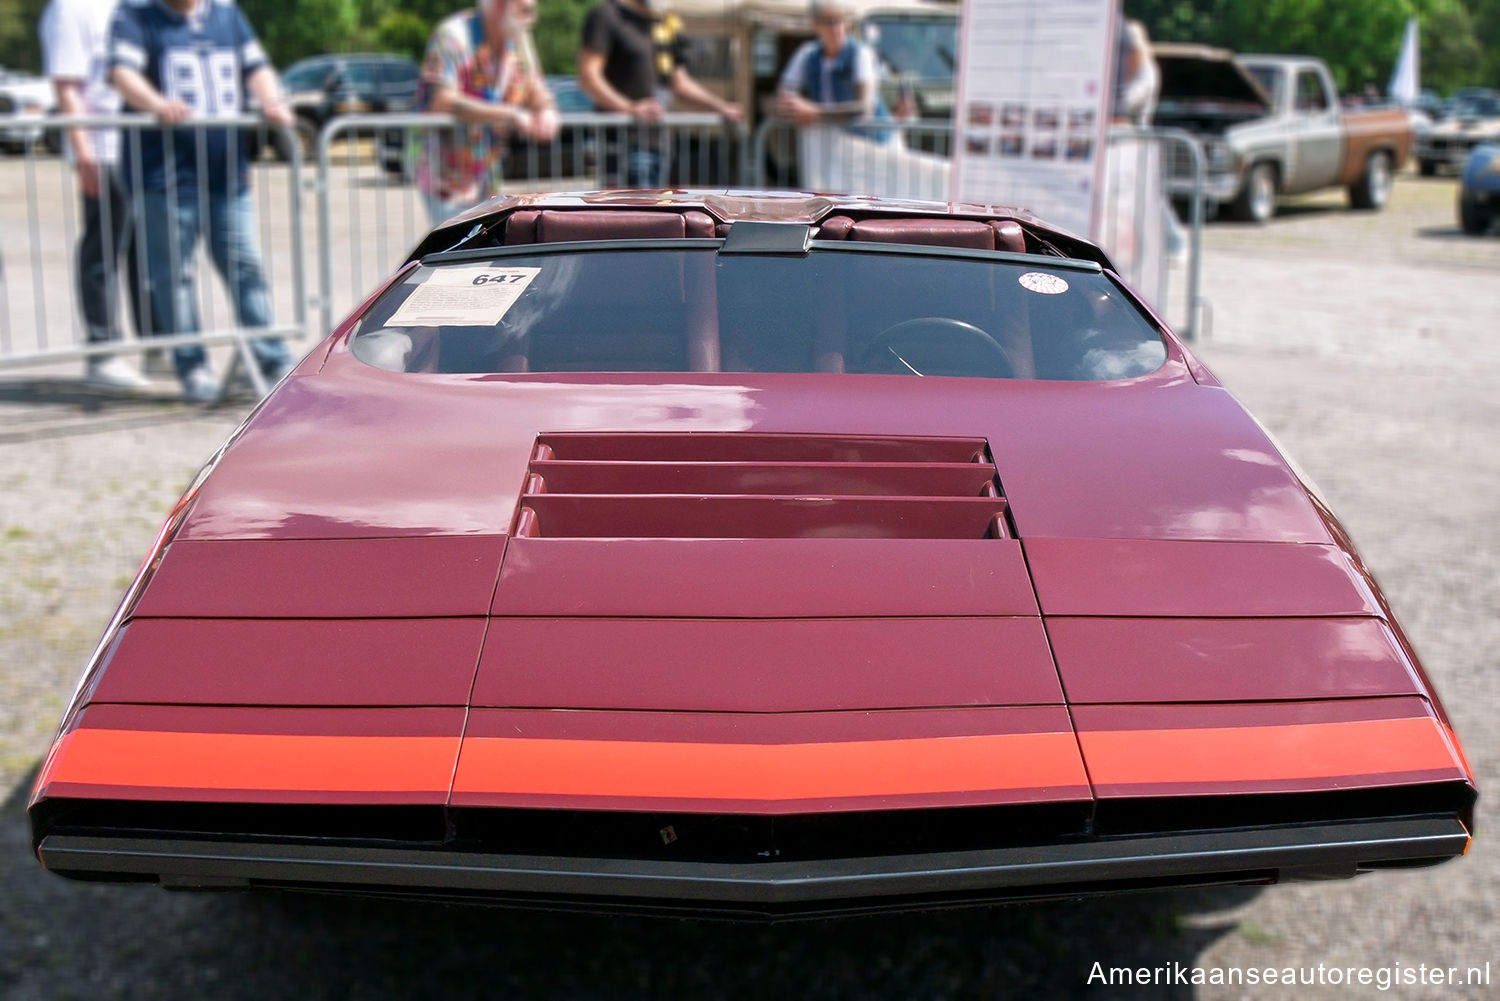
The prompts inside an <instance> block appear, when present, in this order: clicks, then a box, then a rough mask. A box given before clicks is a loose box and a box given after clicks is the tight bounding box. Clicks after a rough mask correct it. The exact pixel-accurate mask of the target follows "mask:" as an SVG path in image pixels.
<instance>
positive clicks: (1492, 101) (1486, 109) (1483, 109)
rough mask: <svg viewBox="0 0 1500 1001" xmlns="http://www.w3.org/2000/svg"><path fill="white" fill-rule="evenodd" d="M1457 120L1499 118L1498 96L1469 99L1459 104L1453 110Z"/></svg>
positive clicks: (1499, 99) (1499, 101) (1499, 97)
mask: <svg viewBox="0 0 1500 1001" xmlns="http://www.w3.org/2000/svg"><path fill="white" fill-rule="evenodd" d="M1454 114H1455V115H1457V116H1458V117H1459V118H1490V117H1495V116H1500V96H1497V97H1471V98H1469V99H1468V100H1465V101H1463V102H1461V103H1460V104H1459V105H1458V107H1457V108H1456V109H1455V110H1454Z"/></svg>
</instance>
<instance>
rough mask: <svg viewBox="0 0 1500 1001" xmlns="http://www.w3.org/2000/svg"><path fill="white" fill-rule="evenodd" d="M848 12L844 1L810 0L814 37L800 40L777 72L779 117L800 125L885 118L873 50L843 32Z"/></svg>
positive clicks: (848, 15) (846, 32) (777, 107)
mask: <svg viewBox="0 0 1500 1001" xmlns="http://www.w3.org/2000/svg"><path fill="white" fill-rule="evenodd" d="M853 16H854V15H853V11H851V10H850V9H849V7H848V6H846V4H845V2H844V0H813V5H812V24H813V31H814V32H815V33H816V34H817V36H818V37H816V38H814V39H812V40H811V41H808V42H804V43H802V45H801V46H800V47H798V49H797V51H796V52H794V53H792V58H791V59H789V60H788V61H787V64H786V67H785V68H784V69H783V70H782V71H781V80H780V82H779V83H778V84H777V87H776V111H777V113H778V114H780V115H781V116H782V117H784V118H788V119H790V120H791V121H792V122H794V123H796V124H797V125H804V126H806V125H817V124H820V123H824V122H828V121H844V122H847V121H851V120H854V119H860V118H889V117H890V114H889V112H887V111H886V109H885V105H884V104H883V103H882V101H881V99H880V67H879V64H878V63H877V61H876V58H875V50H874V49H873V48H871V47H870V46H868V45H866V44H864V43H863V42H861V41H858V40H856V39H855V38H854V37H853V35H851V34H850V32H849V24H850V22H851V21H852V20H853Z"/></svg>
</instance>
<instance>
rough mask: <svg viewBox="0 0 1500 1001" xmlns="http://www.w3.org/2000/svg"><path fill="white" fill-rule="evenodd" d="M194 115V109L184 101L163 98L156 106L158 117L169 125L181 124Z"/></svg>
mask: <svg viewBox="0 0 1500 1001" xmlns="http://www.w3.org/2000/svg"><path fill="white" fill-rule="evenodd" d="M192 116H193V109H192V108H190V107H188V106H187V105H186V104H184V103H183V102H182V101H177V100H167V99H166V98H162V100H161V103H159V104H158V105H157V106H156V117H157V118H160V119H161V120H162V121H163V122H165V123H166V124H168V125H181V124H182V123H183V122H185V121H187V120H188V119H189V118H191V117H192Z"/></svg>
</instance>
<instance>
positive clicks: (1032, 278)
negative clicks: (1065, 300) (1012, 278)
mask: <svg viewBox="0 0 1500 1001" xmlns="http://www.w3.org/2000/svg"><path fill="white" fill-rule="evenodd" d="M1019 281H1020V282H1021V287H1022V288H1026V289H1030V290H1031V291H1033V292H1039V293H1041V294H1042V295H1061V294H1062V293H1064V292H1066V291H1067V290H1068V283H1067V282H1066V281H1064V280H1063V279H1061V278H1059V277H1057V275H1049V274H1047V273H1045V272H1042V271H1028V272H1026V273H1025V274H1024V275H1022V276H1021V277H1020V279H1019Z"/></svg>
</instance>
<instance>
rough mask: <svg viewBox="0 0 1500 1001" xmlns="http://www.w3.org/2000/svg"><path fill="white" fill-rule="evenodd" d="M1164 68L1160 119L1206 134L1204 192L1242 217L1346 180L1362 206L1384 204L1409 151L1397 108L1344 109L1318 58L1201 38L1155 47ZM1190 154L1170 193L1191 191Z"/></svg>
mask: <svg viewBox="0 0 1500 1001" xmlns="http://www.w3.org/2000/svg"><path fill="white" fill-rule="evenodd" d="M1155 54H1156V59H1157V63H1158V64H1159V66H1160V67H1161V76H1162V92H1161V102H1160V104H1159V106H1158V107H1157V111H1156V124H1157V125H1161V126H1167V127H1179V128H1184V129H1186V130H1188V131H1189V132H1191V133H1193V134H1194V135H1196V136H1198V137H1199V138H1200V140H1201V141H1202V143H1203V151H1204V157H1205V161H1206V169H1207V177H1206V179H1205V182H1206V185H1205V195H1206V197H1207V199H1208V201H1209V202H1210V204H1211V205H1218V206H1223V207H1224V208H1226V209H1227V210H1228V212H1229V214H1230V215H1231V216H1232V217H1233V218H1236V219H1240V220H1244V221H1248V222H1265V221H1266V220H1268V219H1270V218H1271V216H1273V215H1274V214H1275V213H1276V200H1277V198H1278V196H1280V195H1295V194H1302V193H1304V192H1309V191H1317V190H1319V189H1322V188H1329V187H1335V186H1337V187H1344V188H1346V189H1347V191H1348V196H1349V204H1350V205H1351V206H1352V207H1354V208H1357V209H1380V208H1382V207H1384V205H1385V203H1386V200H1387V199H1388V198H1389V197H1390V187H1391V178H1392V175H1393V174H1394V172H1395V171H1397V170H1399V169H1400V168H1401V167H1402V166H1403V165H1404V164H1405V163H1406V159H1407V157H1408V155H1409V154H1410V151H1411V138H1412V128H1411V121H1410V119H1409V118H1408V116H1407V114H1406V112H1404V111H1402V110H1401V109H1399V108H1374V109H1358V110H1347V111H1346V110H1342V109H1341V108H1340V106H1339V99H1338V90H1337V89H1336V88H1335V87H1334V84H1333V77H1332V76H1330V75H1329V72H1328V67H1327V66H1325V65H1324V64H1323V62H1322V61H1321V60H1318V59H1310V58H1306V57H1303V56H1267V55H1251V56H1240V57H1235V56H1234V55H1233V54H1231V53H1229V52H1227V51H1225V50H1223V49H1212V48H1209V47H1207V46H1200V45H1175V44H1159V45H1157V46H1155ZM1190 182H1191V178H1190V175H1189V173H1188V165H1187V163H1186V158H1185V157H1183V158H1174V159H1173V165H1172V187H1173V192H1174V194H1176V195H1177V196H1179V197H1182V196H1186V195H1187V194H1188V193H1189V192H1190V190H1191V183H1190Z"/></svg>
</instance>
